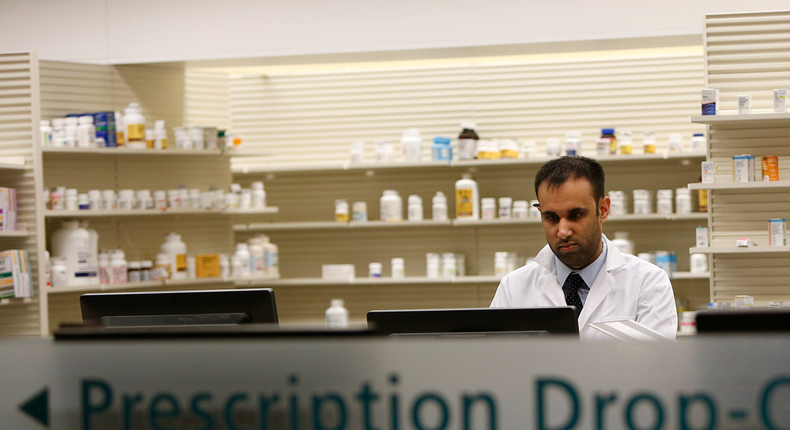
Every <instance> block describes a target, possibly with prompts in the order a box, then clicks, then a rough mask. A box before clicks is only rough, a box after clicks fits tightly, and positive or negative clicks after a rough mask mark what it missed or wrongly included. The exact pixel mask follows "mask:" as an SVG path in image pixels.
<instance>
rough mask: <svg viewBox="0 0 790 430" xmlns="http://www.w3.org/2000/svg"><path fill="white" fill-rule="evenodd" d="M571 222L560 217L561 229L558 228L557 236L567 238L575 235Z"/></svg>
mask: <svg viewBox="0 0 790 430" xmlns="http://www.w3.org/2000/svg"><path fill="white" fill-rule="evenodd" d="M570 224H571V223H570V222H568V220H566V219H565V218H561V219H560V223H559V230H557V236H558V237H559V238H560V239H562V240H565V239H567V238H569V237H570V236H571V235H573V230H571V225H570Z"/></svg>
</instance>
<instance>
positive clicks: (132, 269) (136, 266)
mask: <svg viewBox="0 0 790 430" xmlns="http://www.w3.org/2000/svg"><path fill="white" fill-rule="evenodd" d="M140 272H141V269H140V262H139V261H130V262H129V270H127V272H126V277H127V279H128V280H129V282H140V281H142V280H143V278H142V276H141V273H140Z"/></svg>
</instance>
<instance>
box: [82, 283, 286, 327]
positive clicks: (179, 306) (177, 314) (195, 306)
mask: <svg viewBox="0 0 790 430" xmlns="http://www.w3.org/2000/svg"><path fill="white" fill-rule="evenodd" d="M80 307H81V308H82V321H83V324H85V325H86V326H99V327H102V328H104V329H113V328H123V329H128V328H138V327H183V326H195V325H202V326H230V325H236V324H277V322H278V321H277V306H276V304H275V301H274V291H273V290H272V289H271V288H251V289H239V290H202V291H155V292H130V293H99V294H84V295H82V296H81V297H80Z"/></svg>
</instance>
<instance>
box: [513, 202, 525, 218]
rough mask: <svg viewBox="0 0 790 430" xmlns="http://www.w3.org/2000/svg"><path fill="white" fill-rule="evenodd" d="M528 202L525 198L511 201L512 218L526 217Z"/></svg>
mask: <svg viewBox="0 0 790 430" xmlns="http://www.w3.org/2000/svg"><path fill="white" fill-rule="evenodd" d="M527 205H528V203H527V201H526V200H516V201H514V202H513V218H515V219H527V218H528V217H529V209H528V207H527Z"/></svg>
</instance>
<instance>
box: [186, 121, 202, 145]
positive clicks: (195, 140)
mask: <svg viewBox="0 0 790 430" xmlns="http://www.w3.org/2000/svg"><path fill="white" fill-rule="evenodd" d="M189 138H190V139H191V140H192V148H191V149H198V150H202V149H205V148H206V143H205V141H204V140H203V127H198V126H195V127H189ZM185 149H186V148H185Z"/></svg>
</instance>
